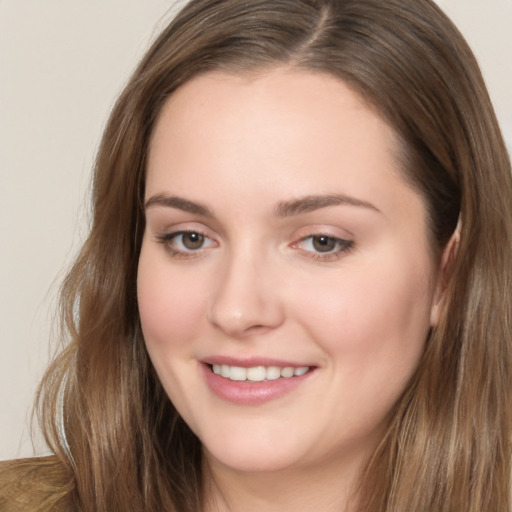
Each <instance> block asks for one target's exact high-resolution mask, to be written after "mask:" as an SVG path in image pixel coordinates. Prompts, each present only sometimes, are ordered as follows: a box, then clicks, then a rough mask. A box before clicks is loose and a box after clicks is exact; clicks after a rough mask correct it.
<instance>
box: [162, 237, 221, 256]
mask: <svg viewBox="0 0 512 512" xmlns="http://www.w3.org/2000/svg"><path fill="white" fill-rule="evenodd" d="M158 241H159V242H160V243H162V244H163V245H164V246H165V248H166V249H167V250H168V251H169V252H170V253H171V255H172V256H182V257H187V256H189V255H192V253H200V252H201V251H202V250H204V249H207V248H209V247H214V246H215V245H216V244H215V242H214V241H213V240H212V239H211V238H209V237H208V236H206V235H205V234H203V233H201V232H200V231H176V232H174V233H167V234H165V235H162V236H160V237H158Z"/></svg>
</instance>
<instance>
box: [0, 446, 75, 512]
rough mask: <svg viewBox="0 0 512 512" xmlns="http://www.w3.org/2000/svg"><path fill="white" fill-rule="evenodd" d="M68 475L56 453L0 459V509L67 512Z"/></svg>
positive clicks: (10, 511) (69, 499)
mask: <svg viewBox="0 0 512 512" xmlns="http://www.w3.org/2000/svg"><path fill="white" fill-rule="evenodd" d="M71 491H72V484H71V477H70V475H69V473H68V471H67V470H66V468H65V466H64V464H62V462H60V461H59V460H58V459H57V457H53V456H52V457H37V458H32V459H20V460H13V461H4V462H0V510H1V511H2V512H21V511H23V512H42V511H54V512H69V511H70V510H71V506H70V504H71Z"/></svg>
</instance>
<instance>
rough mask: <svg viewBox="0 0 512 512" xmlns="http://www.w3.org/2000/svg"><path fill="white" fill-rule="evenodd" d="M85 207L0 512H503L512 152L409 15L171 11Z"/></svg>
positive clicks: (208, 7) (293, 5)
mask: <svg viewBox="0 0 512 512" xmlns="http://www.w3.org/2000/svg"><path fill="white" fill-rule="evenodd" d="M93 204H94V211H93V224H92V229H91V233H90V236H89V238H88V240H87V241H86V243H85V245H84V247H83V249H82V252H81V254H80V256H79V258H78V259H77V261H76V263H75V265H74V267H73V269H72V271H71V273H70V274H69V276H68V278H67V280H66V282H65V286H64V290H63V296H62V304H63V311H64V321H65V325H66V326H67V329H68V330H69V333H70V337H71V343H70V345H69V346H68V348H67V349H66V350H65V351H64V352H63V353H62V354H61V355H60V357H59V358H58V359H57V360H56V361H55V362H54V363H53V365H52V366H51V368H50V369H49V370H48V373H47V375H46V377H45V380H44V382H43V385H42V388H41V394H40V397H39V399H40V401H39V405H40V411H41V417H42V424H43V426H44V429H45V433H46V436H47V441H48V443H49V445H50V447H51V448H52V450H53V451H54V453H55V457H50V458H46V459H38V460H29V461H21V462H14V463H10V464H8V465H7V466H5V467H4V469H3V473H1V477H0V478H1V479H2V480H0V481H2V484H3V488H4V489H5V490H3V494H4V497H3V498H1V499H4V504H2V502H1V501H0V504H2V505H3V506H4V508H6V509H7V510H18V509H19V510H81V511H112V510H127V511H128V510H133V511H136V510H137V511H138V510H144V511H150V510H155V511H157V510H158V511H160V510H175V511H180V512H181V511H213V510H219V511H225V510H241V511H243V510H255V509H261V510H267V511H270V510H280V511H283V510H288V509H290V510H291V509H292V507H293V510H297V509H298V510H344V511H349V512H353V511H365V512H369V511H389V512H390V511H393V512H399V511H403V512H405V511H408V512H410V511H411V510H414V511H432V510H436V511H446V512H448V511H464V512H466V511H474V512H477V511H482V510H493V511H508V510H510V498H509V483H510V458H511V457H510V456H511V450H510V425H511V417H510V415H511V412H510V411H511V407H510V398H509V396H510V393H509V390H510V379H511V373H512V372H511V368H510V353H509V352H510V348H509V347H510V341H511V334H510V323H511V321H512V316H511V306H510V305H509V301H508V291H509V289H510V284H511V282H512V260H511V257H510V254H511V249H512V224H511V220H512V211H511V208H512V206H511V205H512V184H511V176H510V162H509V160H508V156H507V152H506V149H505V146H504V143H503V139H502V137H501V134H500V131H499V128H498V126H497V123H496V119H495V116H494V113H493V109H492V106H491V104H490V101H489V98H488V95H487V92H486V89H485V86H484V84H483V81H482V78H481V75H480V72H479V70H478V66H477V64H476V62H475V59H474V58H473V56H472V54H471V52H470V50H469V49H468V48H467V45H466V44H465V42H464V40H463V39H462V37H461V36H460V34H459V33H458V32H457V30H456V29H455V28H454V26H453V25H452V24H451V23H450V22H449V20H447V18H446V17H445V16H444V15H443V14H442V13H441V11H440V10H439V9H438V8H437V7H436V6H435V4H433V3H432V2H431V1H430V0H415V1H412V2H411V1H410V0H407V1H405V0H390V1H388V2H380V1H377V0H358V1H355V0H353V1H351V0H337V1H336V0H277V1H275V0H273V1H255V0H254V1H248V2H240V1H237V0H225V1H221V2H218V1H213V0H194V1H192V2H190V3H189V4H188V5H186V6H185V7H184V9H183V10H182V11H181V12H180V13H179V14H178V16H177V17H176V19H175V20H174V21H173V22H172V23H171V24H170V25H169V27H168V28H167V29H166V30H165V31H164V32H163V33H162V34H161V36H160V37H159V38H158V39H157V41H156V42H155V43H154V44H153V46H152V48H151V49H150V50H149V51H148V53H147V54H146V56H145V57H144V59H143V61H142V62H141V64H140V65H139V68H138V69H137V70H136V72H135V74H134V75H133V77H132V79H131V80H130V82H129V84H128V85H127V87H126V88H125V90H124V92H123V93H122V95H121V97H120V98H119V100H118V102H117V105H116V107H115V109H114V111H113V113H112V115H111V118H110V121H109V123H108V126H107V128H106V131H105V134H104V137H103V141H102V145H101V147H100V151H99V154H98V159H97V164H96V169H95V176H94V190H93ZM16 503H17V504H16ZM16 507H18V508H16Z"/></svg>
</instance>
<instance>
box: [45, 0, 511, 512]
mask: <svg viewBox="0 0 512 512" xmlns="http://www.w3.org/2000/svg"><path fill="white" fill-rule="evenodd" d="M279 65H286V66H294V67H296V68H299V69H304V70H309V71H311V72H324V73H329V74H331V75H333V76H336V77H338V78H340V79H341V80H343V81H345V82H346V83H347V84H349V85H350V86H351V87H352V88H353V89H354V90H355V91H357V92H358V93H359V94H361V95H362V96H363V97H364V98H365V99H366V100H367V101H368V102H369V103H371V104H372V105H373V106H374V108H375V109H376V110H377V111H378V112H379V113H380V114H381V115H382V116H383V118H385V119H386V120H387V121H388V122H389V123H390V125H391V126H393V127H394V129H395V130H396V132H397V134H398V135H399V137H400V139H401V141H402V152H401V159H402V163H403V168H404V175H405V176H406V179H408V180H409V181H410V183H411V185H412V186H413V187H416V188H417V190H419V191H420V193H421V194H422V195H423V197H424V198H425V202H426V204H427V208H428V212H429V220H430V226H431V237H432V248H433V251H434V253H435V254H436V255H439V254H440V253H441V250H442V248H443V247H444V246H445V244H446V243H447V241H448V240H449V238H450V236H451V235H452V233H453V232H454V230H455V228H456V225H457V221H458V219H461V231H460V244H459V248H458V252H457V254H456V256H455V258H454V261H453V262H452V263H451V271H450V274H451V279H450V280H449V282H447V288H446V291H445V299H444V309H443V314H442V318H441V321H440V323H439V325H438V326H437V327H436V328H434V329H433V330H432V332H431V334H430V336H429V339H428V340H427V344H426V349H425V353H424V357H423V358H422V361H421V363H420V365H419V367H418V369H417V372H416V374H415V375H414V377H413V379H412V380H411V382H410V383H409V385H408V386H407V388H406V390H405V391H404V393H403V396H402V397H401V399H400V400H399V401H398V403H397V404H396V405H395V407H394V409H393V411H392V414H391V415H390V421H389V428H388V431H387V433H386V435H385V437H384V438H383V440H382V442H381V444H380V446H379V448H378V449H377V451H376V453H375V454H374V456H373V457H372V459H371V460H370V461H368V464H367V466H366V468H365V471H364V472H363V473H362V474H361V479H360V484H359V495H360V500H361V502H360V510H361V511H365V512H377V511H379V512H411V511H415V512H418V511H425V512H427V511H428V512H432V511H436V512H481V511H483V510H485V511H493V512H505V511H507V512H508V511H509V510H510V509H511V503H510V498H509V483H510V477H511V474H510V461H511V456H512V453H511V446H510V433H511V424H512V421H511V414H512V412H511V411H512V407H511V399H512V393H511V391H512V387H511V377H512V370H511V366H510V365H511V361H512V358H511V354H510V346H511V333H512V301H511V300H510V299H509V297H508V294H509V292H510V290H511V284H512V257H511V254H512V183H511V176H510V162H509V159H508V155H507V151H506V148H505V145H504V142H503V139H502V136H501V134H500V130H499V128H498V125H497V122H496V118H495V115H494V112H493V108H492V106H491V103H490V101H489V97H488V94H487V92H486V88H485V85H484V83H483V80H482V77H481V74H480V71H479V69H478V65H477V63H476V61H475V59H474V57H473V55H472V53H471V51H470V50H469V48H468V46H467V44H466V43H465V41H464V39H463V38H462V36H461V35H460V33H459V32H458V31H457V29H456V28H455V27H454V26H453V24H452V23H451V22H450V21H449V20H448V19H447V18H446V16H445V15H444V14H443V13H442V12H441V10H440V9H439V8H438V7H437V6H436V5H435V4H434V3H433V2H432V1H431V0H386V1H382V0H244V1H240V0H193V1H192V2H190V3H189V4H187V5H186V6H185V7H184V8H183V10H182V11H181V12H180V13H179V14H178V15H177V17H176V18H175V19H174V20H173V21H172V22H171V24H170V25H169V26H168V27H167V28H166V29H165V30H164V31H163V33H162V34H161V35H160V36H159V37H158V39H157V40H156V41H155V42H154V44H153V45H152V47H151V48H150V49H149V51H148V52H147V54H146V56H145V57H144V59H143V60H142V62H141V63H140V65H139V67H138V68H137V70H136V71H135V73H134V75H133V76H132V78H131V79H130V81H129V83H128V85H127V86H126V88H125V89H124V91H123V93H122V94H121V96H120V98H119V100H118V102H117V104H116V106H115V108H114V110H113V112H112V114H111V117H110V120H109V122H108V125H107V127H106V130H105V133H104V136H103V140H102V143H101V147H100V149H99V153H98V156H97V161H96V166H95V171H94V185H93V213H92V228H91V232H90V235H89V238H88V239H87V241H86V242H85V244H84V246H83V249H82V251H81V253H80V255H79V257H78V259H77V260H76V263H75V264H74V266H73V268H72V270H71V272H70V273H69V275H68V277H67V279H66V281H65V283H64V286H63V292H62V308H63V318H64V325H65V328H66V331H67V338H68V339H69V338H70V340H71V342H70V344H69V345H68V347H67V348H66V349H65V350H64V351H63V352H62V354H61V355H60V356H59V357H58V358H57V359H56V360H55V362H54V363H53V365H52V366H51V368H50V369H49V371H48V373H47V375H46V377H45V379H44V382H43V384H42V387H41V393H40V396H39V399H40V402H39V404H40V409H39V410H40V413H41V420H42V425H43V427H44V430H45V433H46V438H47V441H48V444H49V446H50V447H51V448H52V450H54V452H55V453H56V455H57V456H58V458H59V459H60V460H61V461H62V463H63V464H64V466H65V467H66V469H67V474H68V476H69V480H70V481H71V482H72V485H73V488H74V490H73V491H71V493H70V496H71V499H72V501H73V502H74V503H75V505H76V506H77V508H79V509H80V510H81V511H83V512H92V511H94V512H102V511H103V512H107V511H113V510H123V511H127V512H129V511H146V512H149V511H159V512H160V511H161V510H169V511H175V512H193V511H195V512H198V511H199V510H201V507H202V500H201V489H202V475H201V447H200V443H199V441H198V439H197V438H196V437H195V436H194V435H193V434H192V433H191V432H190V430H189V429H188V427H187V426H186V425H185V424H184V422H183V421H182V420H181V418H180V417H179V415H178V414H177V412H176V411H175V409H174V407H173V405H172V404H171V403H170V401H169V400H168V398H167V396H166V395H165V393H164V392H163V390H162V388H161V386H160V384H159V382H158V380H157V378H156V376H155V373H154V371H153V369H152V366H151V364H150V361H149V359H148V355H147V353H146V350H145V346H144V341H143V339H142V335H141V330H140V326H139V316H138V310H137V297H136V271H137V263H138V257H139V251H140V246H141V237H142V234H143V232H144V213H143V208H142V198H143V196H144V182H145V164H146V154H147V147H148V141H149V139H150V136H151V132H152V128H153V126H154V124H155V120H156V118H157V117H158V114H159V112H160V110H161V108H162V105H163V104H164V102H165V101H166V99H167V98H168V97H169V95H171V94H172V93H173V91H175V90H176V89H177V88H178V87H179V86H180V85H182V84H183V83H184V82H186V81H188V80H190V79H191V78H193V77H195V76H197V75H198V74H201V73H206V72H208V71H209V70H224V71H227V72H230V73H241V74H243V73H246V72H249V71H251V70H255V69H258V70H261V69H265V68H269V67H275V66H279Z"/></svg>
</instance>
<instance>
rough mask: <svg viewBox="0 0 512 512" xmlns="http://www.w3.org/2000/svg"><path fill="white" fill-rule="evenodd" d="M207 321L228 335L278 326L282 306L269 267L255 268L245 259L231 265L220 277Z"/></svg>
mask: <svg viewBox="0 0 512 512" xmlns="http://www.w3.org/2000/svg"><path fill="white" fill-rule="evenodd" d="M208 320H209V321H210V323H211V324H212V325H213V326H214V327H215V328H217V329H220V330H222V331H223V332H224V333H225V334H226V335H228V336H230V337H244V336H249V335H251V334H256V333H264V332H265V331H268V330H271V329H274V328H275V327H277V326H279V325H280V324H281V323H282V321H283V309H282V304H281V302H280V300H279V294H278V287H277V286H276V283H273V279H272V277H271V276H270V272H269V269H268V268H267V269H265V270H263V271H261V270H260V271H258V269H257V268H256V267H255V265H251V264H250V263H248V262H245V263H237V264H231V265H230V267H229V268H228V269H227V270H226V272H225V273H223V275H220V276H219V279H218V286H217V289H216V290H215V293H213V294H212V300H211V304H210V308H209V315H208Z"/></svg>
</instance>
